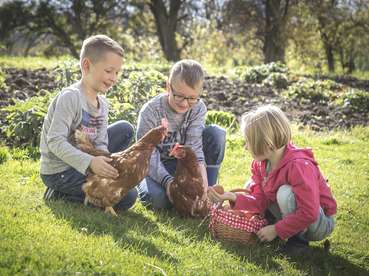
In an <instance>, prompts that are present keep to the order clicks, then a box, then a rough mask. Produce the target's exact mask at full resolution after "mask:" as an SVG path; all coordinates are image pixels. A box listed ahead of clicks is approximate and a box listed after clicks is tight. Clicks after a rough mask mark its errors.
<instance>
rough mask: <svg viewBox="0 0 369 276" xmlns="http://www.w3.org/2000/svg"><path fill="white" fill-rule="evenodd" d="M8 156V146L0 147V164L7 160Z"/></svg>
mask: <svg viewBox="0 0 369 276" xmlns="http://www.w3.org/2000/svg"><path fill="white" fill-rule="evenodd" d="M9 158H10V153H9V150H8V148H6V147H0V165H1V164H3V163H5V162H6V161H8V160H9Z"/></svg>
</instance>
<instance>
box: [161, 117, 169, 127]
mask: <svg viewBox="0 0 369 276" xmlns="http://www.w3.org/2000/svg"><path fill="white" fill-rule="evenodd" d="M161 126H162V127H164V128H168V120H167V118H162V119H161Z"/></svg>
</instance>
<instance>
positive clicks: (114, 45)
mask: <svg viewBox="0 0 369 276" xmlns="http://www.w3.org/2000/svg"><path fill="white" fill-rule="evenodd" d="M107 52H113V53H115V54H117V55H119V56H121V57H123V53H124V51H123V48H122V47H121V46H120V45H119V43H118V42H116V41H115V40H113V39H111V38H110V37H108V36H106V35H94V36H90V37H89V38H87V39H85V40H84V41H83V44H82V48H81V53H80V62H81V61H82V59H83V58H88V59H89V60H90V61H91V62H92V63H96V62H98V61H99V60H100V59H101V57H102V56H103V55H104V54H105V53H107Z"/></svg>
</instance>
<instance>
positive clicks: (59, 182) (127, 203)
mask: <svg viewBox="0 0 369 276" xmlns="http://www.w3.org/2000/svg"><path fill="white" fill-rule="evenodd" d="M108 137H109V145H108V149H109V151H110V152H112V153H113V152H118V151H121V150H124V149H126V148H127V147H128V146H129V144H130V142H131V141H132V138H133V137H134V129H133V127H132V125H131V124H130V123H128V122H126V121H118V122H115V123H114V124H111V125H110V126H109V127H108ZM41 179H42V181H43V182H44V184H45V185H46V186H47V187H48V188H50V189H53V190H54V192H55V193H56V195H57V197H58V198H61V199H64V200H67V201H72V202H80V203H82V202H83V201H84V199H85V194H84V193H83V191H82V185H83V183H85V182H86V176H85V175H84V174H81V173H80V172H78V171H77V170H75V169H74V168H70V169H68V170H66V171H63V172H60V173H56V174H49V175H45V174H41ZM136 199H137V190H136V188H133V189H131V190H130V191H129V192H128V194H127V195H126V196H125V197H124V198H123V199H122V200H121V201H120V202H119V203H118V204H116V205H115V206H114V208H115V209H120V210H127V209H129V208H131V207H132V206H133V204H134V203H135V202H136Z"/></svg>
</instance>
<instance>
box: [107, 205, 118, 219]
mask: <svg viewBox="0 0 369 276" xmlns="http://www.w3.org/2000/svg"><path fill="white" fill-rule="evenodd" d="M105 213H110V214H111V215H112V216H114V217H117V216H118V215H117V213H116V212H115V211H114V209H113V207H111V206H110V207H105Z"/></svg>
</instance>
